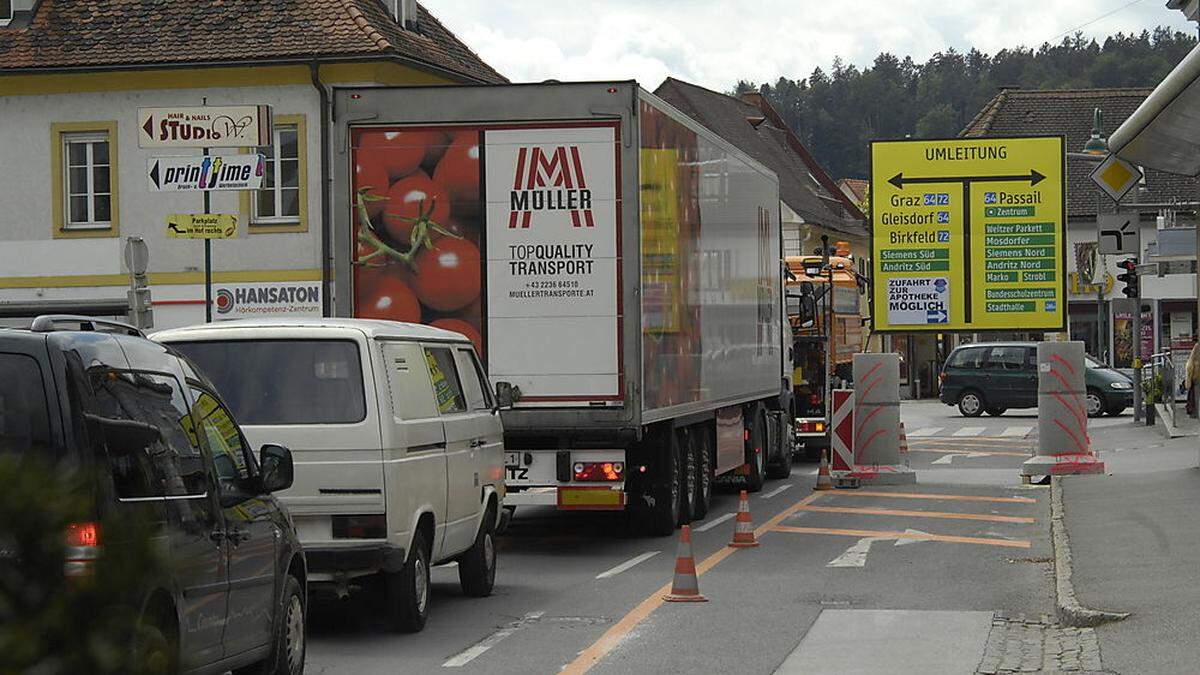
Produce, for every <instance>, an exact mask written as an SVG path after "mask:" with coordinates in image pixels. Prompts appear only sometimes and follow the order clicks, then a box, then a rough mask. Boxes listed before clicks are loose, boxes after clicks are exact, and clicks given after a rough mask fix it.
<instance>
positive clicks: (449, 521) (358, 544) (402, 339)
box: [154, 319, 504, 631]
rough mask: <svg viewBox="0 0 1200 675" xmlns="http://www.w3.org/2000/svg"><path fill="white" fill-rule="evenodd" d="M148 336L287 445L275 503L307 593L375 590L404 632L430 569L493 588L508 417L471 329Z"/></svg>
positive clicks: (259, 326) (313, 326) (312, 323)
mask: <svg viewBox="0 0 1200 675" xmlns="http://www.w3.org/2000/svg"><path fill="white" fill-rule="evenodd" d="M154 339H155V340H158V341H160V342H164V343H167V344H170V345H171V346H173V347H174V348H175V349H177V350H179V351H180V352H183V353H184V354H186V355H187V356H189V357H190V358H191V359H192V360H194V361H195V362H196V363H197V364H198V365H199V366H200V368H201V369H203V370H204V371H205V372H206V373H207V374H208V376H209V377H210V378H212V380H213V381H214V382H215V383H216V385H217V387H218V389H219V390H220V391H221V394H222V396H224V397H225V399H226V400H227V401H229V404H230V405H231V406H232V407H233V410H234V413H235V414H236V415H237V416H238V419H239V420H240V421H241V422H242V424H243V428H244V429H245V430H246V433H247V435H248V436H249V437H250V438H251V439H252V440H257V439H267V438H270V439H275V440H278V441H280V442H283V443H286V444H287V445H288V446H289V447H290V448H291V449H292V452H293V453H294V455H295V458H296V477H295V485H294V486H293V487H292V489H291V490H288V491H287V492H284V493H282V495H281V498H282V499H283V501H284V503H286V504H287V506H288V508H289V509H290V510H291V513H292V516H293V518H294V520H295V523H296V527H297V529H298V531H299V533H300V539H301V541H302V542H303V544H304V549H305V553H306V555H307V558H308V568H309V578H308V581H309V585H310V586H311V587H312V588H314V589H316V590H322V589H326V590H333V591H335V592H338V593H342V594H344V593H346V592H348V591H350V590H351V589H363V588H369V589H378V592H379V593H380V594H381V596H382V597H383V598H385V600H386V602H387V607H388V617H389V619H390V620H391V623H392V624H393V626H394V627H395V628H397V629H400V630H406V631H417V630H420V629H421V628H423V627H424V625H425V620H426V617H427V615H428V611H429V590H430V585H429V568H430V566H431V565H436V564H440V563H445V562H450V561H458V574H459V580H460V582H461V583H462V588H463V592H464V593H466V594H467V595H471V596H486V595H489V594H491V592H492V585H493V584H494V582H495V575H496V547H495V542H494V541H493V537H494V534H495V531H496V526H497V525H498V522H499V518H500V513H501V509H502V507H503V501H504V482H503V460H504V449H503V428H502V426H501V422H500V415H499V412H498V411H499V407H498V406H497V404H496V403H495V400H494V398H493V396H492V395H491V392H490V390H489V388H488V387H487V385H486V383H487V378H486V376H485V375H484V372H483V369H482V367H481V366H480V364H479V359H478V357H477V356H476V354H475V350H474V348H473V347H472V346H471V342H470V340H468V339H467V338H466V337H464V336H462V335H460V334H458V333H453V332H449V331H445V330H440V329H437V328H432V327H430V326H422V325H416V324H406V323H397V322H392V321H376V320H369V319H312V320H285V319H277V320H240V321H228V322H220V323H215V324H209V325H204V326H195V327H191V328H181V329H176V330H168V331H164V332H160V333H157V334H155V335H154Z"/></svg>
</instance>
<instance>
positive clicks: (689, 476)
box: [675, 427, 701, 525]
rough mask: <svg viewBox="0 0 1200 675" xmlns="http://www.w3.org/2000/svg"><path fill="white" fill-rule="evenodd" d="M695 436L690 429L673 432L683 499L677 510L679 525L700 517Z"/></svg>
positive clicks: (698, 460)
mask: <svg viewBox="0 0 1200 675" xmlns="http://www.w3.org/2000/svg"><path fill="white" fill-rule="evenodd" d="M695 435H696V434H695V433H693V431H692V428H691V427H684V428H681V429H676V430H675V436H676V437H677V438H678V439H679V440H678V441H676V442H677V443H678V445H679V452H680V468H681V469H683V470H682V471H681V472H680V474H679V495H680V497H681V498H682V499H683V504H682V508H680V509H679V524H680V525H685V524H687V523H690V522H691V521H693V520H695V519H697V518H700V517H701V516H700V515H699V511H700V509H699V507H698V506H697V503H698V502H699V501H700V481H699V471H700V469H699V465H700V458H699V457H698V456H697V452H696V443H695V440H694V439H693V436H695Z"/></svg>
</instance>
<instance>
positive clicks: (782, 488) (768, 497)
mask: <svg viewBox="0 0 1200 675" xmlns="http://www.w3.org/2000/svg"><path fill="white" fill-rule="evenodd" d="M790 487H792V484H791V483H788V484H787V485H780V486H779V487H777V488H775V489H774V490H771V491H770V492H768V493H767V494H765V495H760V497H761V498H762V499H770V498H771V497H774V496H775V495H777V494H779V493H780V492H783V491H784V490H786V489H788V488H790Z"/></svg>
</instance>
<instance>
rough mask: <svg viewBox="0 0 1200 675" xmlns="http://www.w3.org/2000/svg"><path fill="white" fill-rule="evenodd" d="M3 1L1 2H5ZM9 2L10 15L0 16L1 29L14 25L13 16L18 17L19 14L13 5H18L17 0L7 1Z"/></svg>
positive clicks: (0, 0)
mask: <svg viewBox="0 0 1200 675" xmlns="http://www.w3.org/2000/svg"><path fill="white" fill-rule="evenodd" d="M3 1H4V0H0V2H3ZM7 1H8V14H7V15H4V14H0V28H3V27H4V26H7V25H8V24H10V23H12V20H13V16H14V15H16V12H17V8H16V7H14V6H13V5H15V4H17V3H16V0H7Z"/></svg>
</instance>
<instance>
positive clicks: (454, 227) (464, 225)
mask: <svg viewBox="0 0 1200 675" xmlns="http://www.w3.org/2000/svg"><path fill="white" fill-rule="evenodd" d="M455 208H457V206H456V207H455ZM439 224H440V223H439ZM443 227H445V228H446V231H448V232H451V233H453V234H456V235H458V236H460V237H462V238H463V239H466V240H467V241H469V242H471V243H472V244H475V246H479V222H478V221H476V220H474V219H471V220H464V219H461V218H459V217H458V216H457V215H455V216H454V217H452V218H450V222H449V223H447V224H445V225H443Z"/></svg>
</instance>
